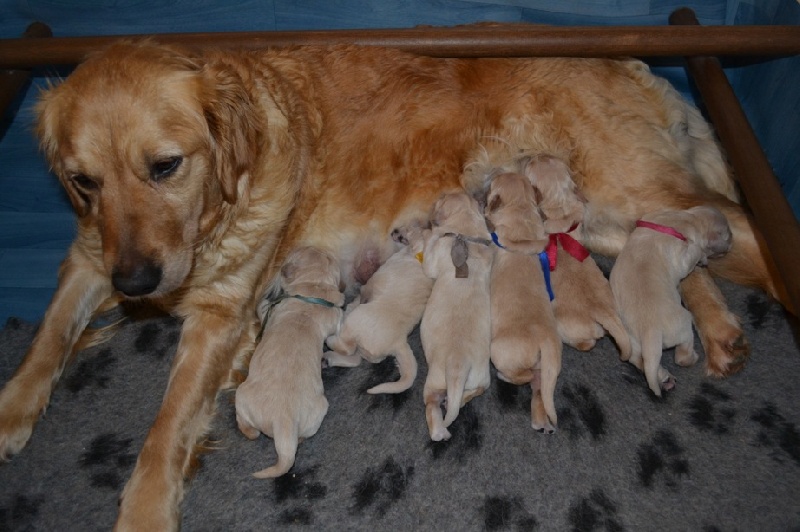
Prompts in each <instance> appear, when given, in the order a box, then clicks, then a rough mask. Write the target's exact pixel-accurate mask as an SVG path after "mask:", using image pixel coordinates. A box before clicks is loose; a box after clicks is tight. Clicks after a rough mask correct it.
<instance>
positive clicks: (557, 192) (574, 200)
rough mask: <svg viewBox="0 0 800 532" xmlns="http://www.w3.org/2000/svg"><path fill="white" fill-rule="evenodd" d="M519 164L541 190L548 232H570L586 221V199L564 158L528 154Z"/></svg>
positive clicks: (540, 207) (542, 213) (540, 203)
mask: <svg viewBox="0 0 800 532" xmlns="http://www.w3.org/2000/svg"><path fill="white" fill-rule="evenodd" d="M520 164H521V166H522V169H523V173H524V174H525V175H527V176H528V178H529V179H530V180H531V183H532V184H533V187H534V188H535V189H536V190H537V191H538V193H539V211H540V212H541V215H542V220H544V229H545V231H547V232H548V233H550V234H555V233H567V232H569V231H570V230H572V229H573V228H574V226H576V225H577V224H579V223H581V222H582V221H583V217H584V212H585V210H586V207H585V203H586V198H585V197H584V196H583V194H581V192H580V190H579V189H578V187H577V185H576V184H575V182H574V181H573V180H572V174H571V172H570V169H569V166H568V165H567V163H566V162H565V161H564V160H562V159H560V158H558V157H554V156H552V155H544V154H543V155H536V156H533V157H526V158H524V159H523V160H522V161H521V163H520Z"/></svg>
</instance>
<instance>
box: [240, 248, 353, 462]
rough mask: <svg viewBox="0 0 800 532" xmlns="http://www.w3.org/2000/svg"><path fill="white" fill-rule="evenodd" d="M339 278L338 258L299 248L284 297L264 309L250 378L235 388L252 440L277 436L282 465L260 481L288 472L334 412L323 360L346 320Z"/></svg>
mask: <svg viewBox="0 0 800 532" xmlns="http://www.w3.org/2000/svg"><path fill="white" fill-rule="evenodd" d="M339 281H340V272H339V264H338V263H337V261H336V260H335V259H334V258H333V256H332V255H330V254H329V253H327V252H324V251H321V250H318V249H316V248H312V247H302V248H298V249H296V250H294V251H293V252H292V253H291V254H290V255H289V256H288V257H287V259H286V262H285V263H284V265H283V267H282V268H281V288H282V294H281V295H280V296H278V297H277V299H276V300H272V301H269V300H265V301H262V303H261V304H260V305H259V307H258V314H259V318H260V319H261V321H262V322H263V323H266V326H265V328H264V331H263V334H262V337H261V340H260V342H259V343H258V346H257V347H256V350H255V353H253V357H252V359H251V361H250V370H249V373H248V376H247V379H246V380H245V381H244V382H243V383H242V384H241V385H240V386H239V388H238V389H237V390H236V422H237V423H238V425H239V430H241V431H242V433H243V434H244V435H245V436H246V437H248V438H250V439H255V438H257V437H258V435H259V433H261V432H263V433H264V434H266V435H267V436H270V437H271V438H274V440H275V450H276V451H277V454H278V462H277V463H276V464H275V465H273V466H271V467H268V468H266V469H264V470H262V471H259V472H257V473H254V474H253V476H255V477H256V478H271V477H278V476H280V475H283V474H284V473H286V472H287V471H289V469H290V468H291V467H292V465H293V464H294V458H295V453H296V452H297V444H298V442H299V440H300V439H301V438H308V437H311V436H313V435H314V434H316V432H317V430H318V429H319V426H320V424H321V423H322V419H323V418H324V417H325V414H326V413H327V411H328V401H327V399H325V395H324V390H323V387H322V375H321V366H320V361H321V359H322V346H323V343H324V342H325V339H326V338H327V337H328V336H330V335H332V334H334V333H336V331H337V329H338V327H339V323H340V321H341V318H342V310H341V306H342V305H343V304H344V295H342V293H341V291H340V290H339Z"/></svg>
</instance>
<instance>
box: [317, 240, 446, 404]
mask: <svg viewBox="0 0 800 532" xmlns="http://www.w3.org/2000/svg"><path fill="white" fill-rule="evenodd" d="M425 233H430V230H429V229H422V228H421V227H415V226H408V227H401V228H398V229H395V230H394V231H393V232H392V238H393V239H394V240H395V241H397V242H400V243H401V244H404V246H405V247H403V248H402V249H401V250H399V251H398V252H396V253H395V254H394V255H392V256H391V257H389V259H388V260H387V261H386V262H385V263H384V264H383V265H382V266H381V267H380V268H379V269H378V271H377V272H375V274H374V275H373V276H372V277H371V278H370V280H369V281H368V282H367V284H366V285H364V286H363V287H362V288H361V293H360V295H359V297H358V299H356V300H355V301H353V302H352V303H351V304H350V305H349V306H348V308H347V315H346V316H345V319H344V323H343V324H342V329H341V331H340V332H339V334H338V335H337V336H334V337H332V338H329V339H328V342H327V343H328V347H330V348H331V349H333V351H330V352H328V353H326V354H325V359H326V360H327V362H328V364H329V365H331V366H357V365H358V364H359V362H360V361H361V357H363V358H364V359H366V360H367V361H369V362H372V363H377V362H380V361H381V360H383V359H384V358H386V356H387V355H394V356H395V360H396V361H397V366H398V369H399V370H400V379H399V380H398V381H396V382H387V383H383V384H379V385H377V386H374V387H372V388H370V389H369V390H367V393H373V394H374V393H400V392H403V391H405V390H407V389H409V388H410V387H411V385H412V384H414V379H415V378H416V376H417V360H416V359H415V358H414V353H413V352H412V351H411V347H410V346H409V345H408V335H409V334H410V333H411V330H412V329H413V328H414V326H415V325H416V324H417V323H419V321H420V319H421V318H422V313H423V311H424V310H425V304H426V303H427V302H428V296H429V295H430V293H431V287H432V286H433V281H432V280H431V279H430V278H428V276H427V275H425V273H424V272H423V271H422V264H421V262H422V256H423V255H422V251H423V247H424V246H425V240H424V235H425Z"/></svg>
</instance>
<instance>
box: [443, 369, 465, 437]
mask: <svg viewBox="0 0 800 532" xmlns="http://www.w3.org/2000/svg"><path fill="white" fill-rule="evenodd" d="M468 376H469V368H468V367H464V361H463V360H461V359H460V358H459V357H456V356H452V357H450V358H449V359H448V361H447V371H446V372H445V376H444V380H445V382H446V383H447V412H446V413H445V415H444V426H445V427H449V426H450V425H451V424H452V423H453V421H455V419H456V418H457V417H458V412H459V411H460V410H461V401H462V400H463V399H464V387H465V386H466V385H467V377H468Z"/></svg>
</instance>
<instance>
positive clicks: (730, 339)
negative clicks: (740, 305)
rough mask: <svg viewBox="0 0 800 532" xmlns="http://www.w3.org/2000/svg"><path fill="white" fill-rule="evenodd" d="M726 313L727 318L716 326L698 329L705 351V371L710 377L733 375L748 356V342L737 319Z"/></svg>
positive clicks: (743, 364)
mask: <svg viewBox="0 0 800 532" xmlns="http://www.w3.org/2000/svg"><path fill="white" fill-rule="evenodd" d="M728 314H729V316H728V320H727V321H726V322H723V323H721V324H720V325H719V326H718V327H716V328H713V329H711V328H707V329H706V330H704V331H700V340H701V342H702V343H703V349H705V352H706V373H707V374H708V375H709V376H711V377H727V376H729V375H733V374H734V373H737V372H739V371H741V370H742V369H743V368H744V366H745V364H746V363H747V360H748V359H749V358H750V344H749V343H748V342H747V339H746V338H745V337H744V333H743V332H742V329H741V327H740V326H739V319H738V318H737V317H736V316H735V315H733V314H730V313H728Z"/></svg>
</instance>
